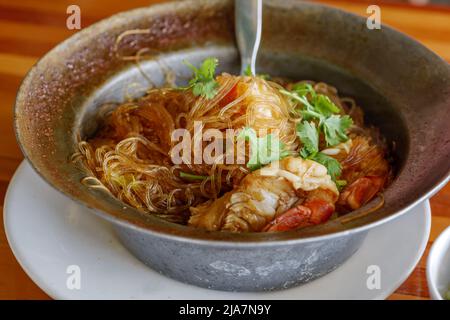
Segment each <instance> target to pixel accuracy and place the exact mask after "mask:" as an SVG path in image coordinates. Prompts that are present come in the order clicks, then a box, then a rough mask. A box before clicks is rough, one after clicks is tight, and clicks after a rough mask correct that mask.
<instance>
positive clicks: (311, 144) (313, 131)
mask: <svg viewBox="0 0 450 320" xmlns="http://www.w3.org/2000/svg"><path fill="white" fill-rule="evenodd" d="M296 129H297V136H298V137H299V138H300V140H301V141H302V143H303V148H302V150H300V154H301V155H302V157H304V158H306V157H308V156H309V155H311V154H315V153H317V152H319V133H318V131H317V128H316V125H315V124H314V122H308V121H303V122H301V123H298V124H297V127H296Z"/></svg>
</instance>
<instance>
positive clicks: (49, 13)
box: [0, 0, 450, 299]
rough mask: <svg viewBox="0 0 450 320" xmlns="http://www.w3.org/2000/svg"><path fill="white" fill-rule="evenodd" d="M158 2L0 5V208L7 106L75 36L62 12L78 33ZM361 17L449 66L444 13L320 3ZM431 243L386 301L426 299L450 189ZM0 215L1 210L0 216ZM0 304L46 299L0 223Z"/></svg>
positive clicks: (9, 158) (11, 149) (10, 139)
mask: <svg viewBox="0 0 450 320" xmlns="http://www.w3.org/2000/svg"><path fill="white" fill-rule="evenodd" d="M155 2H162V1H154V0H152V1H149V0H147V1H145V0H127V1H123V0H95V1H93V0H77V1H73V0H58V1H54V0H20V1H10V0H0V201H1V202H0V205H1V206H3V199H4V194H5V191H6V188H7V186H8V183H9V180H10V179H11V177H12V175H13V173H14V171H15V169H16V167H17V166H18V165H19V163H20V162H21V161H22V159H23V157H22V154H21V152H20V150H19V148H18V146H17V144H16V140H15V137H14V132H13V129H12V106H13V103H14V98H15V95H16V92H17V89H18V87H19V84H20V82H21V80H22V79H23V77H24V75H25V74H26V72H27V70H28V69H29V68H30V67H31V66H32V65H33V64H34V63H35V62H36V60H37V59H38V58H39V57H40V56H42V55H43V54H45V53H46V52H47V51H48V50H50V49H51V48H52V47H53V46H55V45H56V44H57V43H59V42H60V41H62V40H64V39H65V38H67V37H69V36H70V35H72V34H73V33H75V31H70V30H68V29H67V28H66V18H67V14H66V9H67V7H68V6H69V5H71V4H77V5H79V6H80V8H81V16H82V21H81V23H82V27H86V26H88V25H90V24H92V23H93V22H95V21H97V20H100V19H102V18H105V17H107V16H109V15H111V14H114V13H116V12H119V11H122V10H127V9H130V8H135V7H139V6H146V5H149V4H151V3H155ZM320 2H324V3H327V4H330V5H333V6H337V7H341V8H344V9H346V10H349V11H352V12H355V13H357V14H360V15H364V16H366V15H367V14H366V8H367V6H368V4H371V3H378V4H379V5H380V6H381V18H382V22H383V23H386V24H389V25H391V26H393V27H395V28H397V29H399V30H401V31H403V32H405V33H407V34H409V35H411V36H413V37H414V38H416V39H417V40H419V41H420V42H422V43H423V44H425V45H426V46H427V47H429V48H430V49H431V50H433V51H435V52H436V53H437V54H439V55H441V56H442V57H443V58H445V59H446V60H447V61H450V10H449V9H438V8H436V7H421V8H419V7H410V6H407V5H404V4H403V5H394V4H392V3H383V4H380V3H379V2H378V1H372V0H370V1H338V0H336V1H334V0H323V1H320ZM0 208H2V207H0ZM431 208H432V212H433V221H432V230H431V237H430V240H429V243H428V248H427V251H426V252H425V255H424V256H423V258H422V259H421V261H420V263H419V264H418V266H417V267H416V269H415V270H414V272H413V273H412V274H411V276H410V277H409V278H408V280H407V281H405V282H404V283H403V284H402V285H401V286H400V288H398V289H397V291H396V292H395V293H394V294H393V295H392V296H391V297H390V299H427V298H428V297H429V295H428V289H427V283H426V278H425V261H426V256H427V254H428V249H429V247H430V245H431V244H432V243H433V241H434V240H435V239H436V237H437V236H438V235H439V233H440V232H441V231H442V230H443V229H444V228H445V227H447V226H448V225H450V185H447V186H446V187H445V188H444V189H443V190H441V191H440V192H439V193H438V194H437V195H436V196H434V197H433V198H432V199H431ZM0 211H2V210H0ZM0 221H1V222H0V224H1V226H0V299H48V298H49V297H48V296H47V295H46V294H45V293H44V292H43V291H42V290H41V289H39V288H38V287H37V286H36V285H35V284H34V283H33V282H32V281H31V280H30V278H29V277H28V276H27V275H26V274H25V273H24V271H23V270H22V269H21V267H20V266H19V264H18V263H17V261H16V260H15V258H14V256H13V254H12V252H11V250H10V248H9V246H8V243H7V241H6V238H5V233H4V229H3V225H2V223H3V219H0Z"/></svg>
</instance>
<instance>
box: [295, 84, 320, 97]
mask: <svg viewBox="0 0 450 320" xmlns="http://www.w3.org/2000/svg"><path fill="white" fill-rule="evenodd" d="M292 91H293V92H295V93H296V94H298V95H299V96H300V97H303V96H306V95H307V94H310V95H311V97H312V98H313V99H314V97H315V96H316V91H314V88H313V86H312V85H311V84H309V83H296V84H294V85H293V86H292Z"/></svg>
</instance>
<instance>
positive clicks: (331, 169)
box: [310, 152, 342, 182]
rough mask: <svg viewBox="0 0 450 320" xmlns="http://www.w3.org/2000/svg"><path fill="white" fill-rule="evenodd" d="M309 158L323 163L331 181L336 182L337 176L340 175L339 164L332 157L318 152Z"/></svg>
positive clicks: (340, 168)
mask: <svg viewBox="0 0 450 320" xmlns="http://www.w3.org/2000/svg"><path fill="white" fill-rule="evenodd" d="M310 159H311V160H314V161H316V162H318V163H320V164H322V165H324V166H325V167H326V168H327V171H328V174H329V175H330V177H331V179H332V180H333V181H335V182H336V179H337V177H339V176H340V175H341V172H342V167H341V164H340V163H339V161H337V160H336V159H335V158H332V157H330V156H328V155H326V154H325V153H322V152H318V153H316V154H314V155H313V156H312V157H311V158H310Z"/></svg>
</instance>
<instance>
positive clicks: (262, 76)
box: [244, 64, 270, 80]
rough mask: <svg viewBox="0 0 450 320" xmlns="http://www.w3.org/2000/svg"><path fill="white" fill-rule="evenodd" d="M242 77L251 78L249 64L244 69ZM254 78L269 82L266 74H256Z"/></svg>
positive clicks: (268, 76)
mask: <svg viewBox="0 0 450 320" xmlns="http://www.w3.org/2000/svg"><path fill="white" fill-rule="evenodd" d="M244 76H248V77H252V76H253V73H252V69H251V67H250V65H249V64H248V65H247V66H246V67H245V70H244ZM256 76H257V77H259V78H261V79H264V80H269V79H270V75H268V74H266V73H257V74H256Z"/></svg>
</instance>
